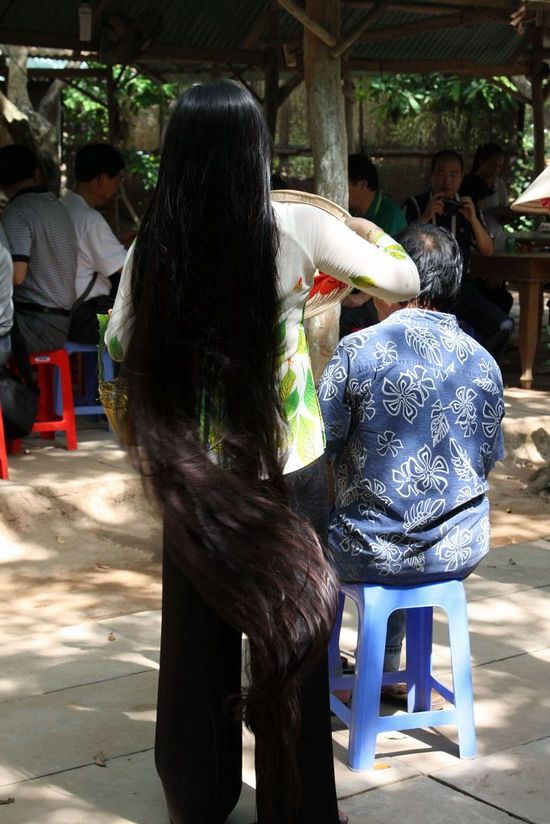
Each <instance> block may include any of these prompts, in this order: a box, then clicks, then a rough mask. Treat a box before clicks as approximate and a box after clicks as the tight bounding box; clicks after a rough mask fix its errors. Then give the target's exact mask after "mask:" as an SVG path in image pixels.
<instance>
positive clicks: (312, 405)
mask: <svg viewBox="0 0 550 824" xmlns="http://www.w3.org/2000/svg"><path fill="white" fill-rule="evenodd" d="M304 403H305V406H306V409H307V411H308V412H309V413H310V414H311V415H314V416H317V415H319V414H320V409H319V401H318V399H317V392H316V391H315V384H314V383H313V374H312V372H311V369H308V372H307V377H306V388H305V392H304Z"/></svg>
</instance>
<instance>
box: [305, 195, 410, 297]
mask: <svg viewBox="0 0 550 824" xmlns="http://www.w3.org/2000/svg"><path fill="white" fill-rule="evenodd" d="M303 208H306V209H307V212H308V214H307V219H308V220H310V221H311V225H310V239H311V242H312V250H311V252H312V256H313V261H314V263H315V265H316V266H317V268H318V269H319V270H320V271H322V272H326V274H328V275H332V276H333V277H335V278H337V279H338V280H342V281H344V282H345V283H348V284H350V285H352V286H355V287H356V288H358V289H362V290H363V291H365V292H369V293H370V294H371V295H375V296H377V297H380V298H383V299H384V300H387V301H390V302H395V301H403V300H409V299H410V298H412V297H415V295H417V294H418V291H419V289H420V283H419V279H418V272H417V270H416V266H415V264H414V263H413V261H412V260H411V259H410V257H409V256H408V255H407V253H406V252H405V250H404V249H403V247H402V246H400V244H399V243H397V241H395V240H394V239H393V238H392V237H390V236H389V235H387V234H386V233H385V232H384V231H383V230H382V229H380V228H379V227H378V226H376V224H374V223H372V222H371V221H370V220H365V219H364V218H350V219H349V220H348V222H347V225H344V224H343V223H341V222H340V221H339V220H338V219H337V218H335V217H333V216H332V215H329V214H328V213H327V212H323V211H322V210H320V209H316V208H315V207H303ZM305 217H306V216H304V219H305Z"/></svg>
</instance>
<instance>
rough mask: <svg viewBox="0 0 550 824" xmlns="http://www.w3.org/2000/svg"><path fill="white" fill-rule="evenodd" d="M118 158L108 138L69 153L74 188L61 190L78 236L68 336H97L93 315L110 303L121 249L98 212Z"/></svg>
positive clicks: (109, 195) (86, 339)
mask: <svg viewBox="0 0 550 824" xmlns="http://www.w3.org/2000/svg"><path fill="white" fill-rule="evenodd" d="M123 169H124V160H123V158H122V156H121V154H120V153H119V152H118V151H117V149H115V147H114V146H110V145H109V144H108V143H90V144H88V145H86V146H82V147H81V148H80V149H79V150H78V152H77V154H76V158H75V188H74V191H70V190H68V191H67V192H65V194H64V195H63V199H62V201H61V202H62V203H63V206H64V207H65V208H66V209H67V212H68V213H69V216H70V218H71V221H72V224H73V226H74V230H75V232H76V237H77V241H78V264H77V271H76V295H77V298H79V305H78V306H77V308H76V309H75V311H74V313H73V317H72V319H71V327H70V331H69V338H70V339H71V340H74V341H77V342H79V343H90V344H94V343H97V341H98V334H99V327H98V322H97V315H98V314H105V313H107V312H108V310H109V309H111V308H112V306H113V303H114V299H115V296H116V290H117V285H118V276H119V273H120V271H121V269H122V266H123V264H124V259H125V257H126V249H125V248H124V246H123V245H122V243H121V242H120V241H119V240H118V238H117V237H116V236H115V234H114V232H113V231H112V229H111V227H110V226H109V224H108V223H107V221H106V220H105V218H104V217H103V215H102V214H101V213H100V211H99V210H100V209H104V208H106V207H107V206H108V205H109V203H111V201H112V200H113V199H114V198H115V197H116V194H117V192H118V187H119V185H120V181H121V174H122V170H123Z"/></svg>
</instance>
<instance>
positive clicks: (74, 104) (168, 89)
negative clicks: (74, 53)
mask: <svg viewBox="0 0 550 824" xmlns="http://www.w3.org/2000/svg"><path fill="white" fill-rule="evenodd" d="M88 65H89V66H90V67H91V68H93V67H97V66H99V64H94V63H89V64H88ZM114 74H115V82H116V101H117V105H118V113H119V117H120V121H121V123H122V124H123V126H124V123H125V121H126V120H127V118H128V116H131V115H132V114H134V113H136V112H138V111H140V110H141V109H148V108H150V107H152V106H161V107H163V106H165V105H166V104H167V103H168V102H169V101H171V100H173V99H174V98H175V97H176V96H177V94H178V93H179V88H178V86H177V85H176V84H174V83H163V84H159V83H155V82H154V81H153V80H151V79H150V78H148V77H145V76H144V75H142V74H139V72H138V71H137V70H136V69H134V68H133V67H124V68H118V69H117V67H115V70H114ZM63 105H64V112H65V122H64V132H65V135H64V137H65V145H66V151H67V154H68V155H69V157H70V156H71V155H72V154H74V151H75V150H76V148H78V146H81V145H83V144H84V143H90V142H93V141H102V140H107V139H108V135H109V125H108V110H107V84H106V81H104V80H102V79H96V78H90V77H83V78H82V79H80V80H79V81H78V83H74V84H72V85H70V86H69V85H67V86H65V88H64V89H63ZM124 156H125V159H126V162H127V169H128V172H129V173H130V174H131V173H134V174H137V175H138V176H139V178H140V180H141V183H142V186H143V188H144V189H145V190H148V189H151V188H153V187H154V185H155V183H156V179H157V174H158V163H159V158H158V152H146V151H141V150H136V149H128V150H124Z"/></svg>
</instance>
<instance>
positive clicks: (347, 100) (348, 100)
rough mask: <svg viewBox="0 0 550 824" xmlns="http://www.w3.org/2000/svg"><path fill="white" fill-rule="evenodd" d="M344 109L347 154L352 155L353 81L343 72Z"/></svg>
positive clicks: (353, 141)
mask: <svg viewBox="0 0 550 824" xmlns="http://www.w3.org/2000/svg"><path fill="white" fill-rule="evenodd" d="M343 79H344V107H345V112H346V134H347V138H348V154H353V152H354V151H355V140H354V137H355V135H354V133H353V132H354V129H353V112H354V108H355V95H354V92H353V80H352V79H351V74H350V73H349V72H348V71H344V75H343Z"/></svg>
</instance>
